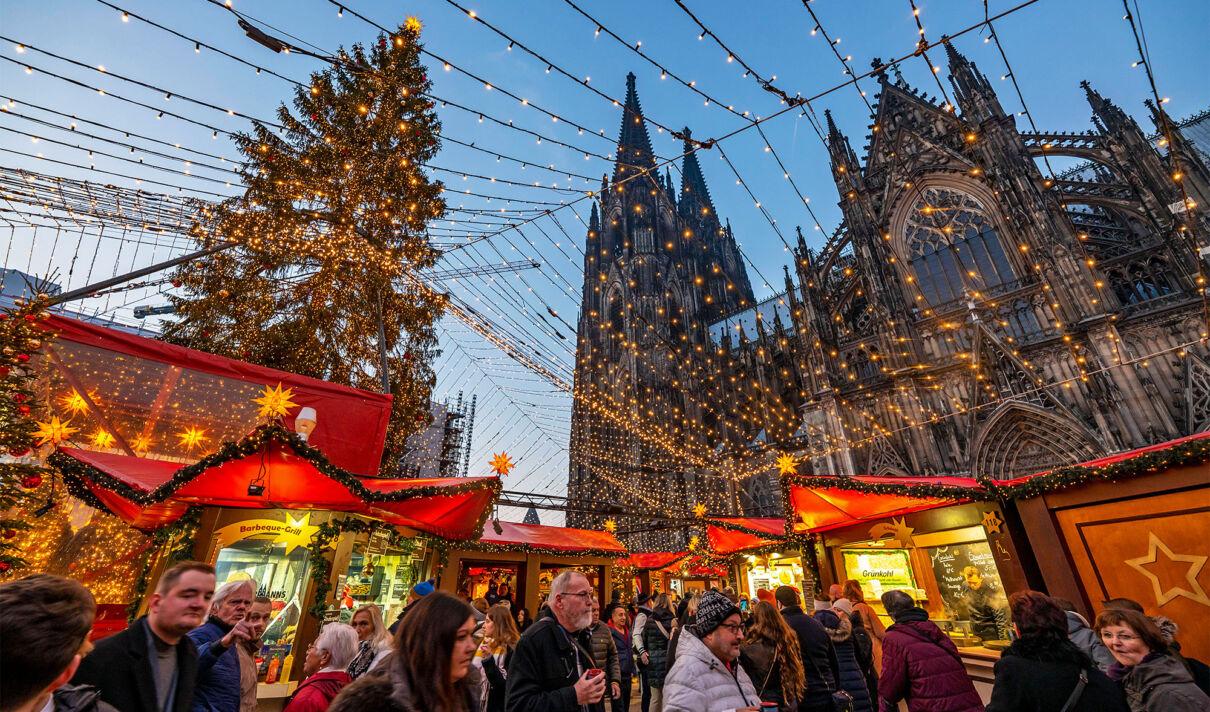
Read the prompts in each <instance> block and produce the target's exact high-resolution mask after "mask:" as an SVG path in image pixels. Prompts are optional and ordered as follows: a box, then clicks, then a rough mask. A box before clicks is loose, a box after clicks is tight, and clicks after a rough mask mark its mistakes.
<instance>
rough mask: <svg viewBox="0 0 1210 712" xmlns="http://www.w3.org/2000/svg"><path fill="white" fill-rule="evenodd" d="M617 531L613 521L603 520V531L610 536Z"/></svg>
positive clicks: (616, 524) (615, 523) (616, 525)
mask: <svg viewBox="0 0 1210 712" xmlns="http://www.w3.org/2000/svg"><path fill="white" fill-rule="evenodd" d="M617 530H618V523H617V522H615V521H613V520H612V519H606V520H605V531H607V532H609V533H610V534H613V533H614V532H616V531H617Z"/></svg>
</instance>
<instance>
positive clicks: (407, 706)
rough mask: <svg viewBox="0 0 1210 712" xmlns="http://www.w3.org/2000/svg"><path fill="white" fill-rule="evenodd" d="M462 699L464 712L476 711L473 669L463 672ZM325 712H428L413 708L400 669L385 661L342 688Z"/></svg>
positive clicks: (476, 679)
mask: <svg viewBox="0 0 1210 712" xmlns="http://www.w3.org/2000/svg"><path fill="white" fill-rule="evenodd" d="M466 675H467V677H466V685H465V687H464V688H463V689H464V691H465V692H464V696H463V698H462V703H463V706H464V707H465V712H475V711H476V710H478V709H479V671H478V670H476V669H475V666H474V665H472V666H470V667H469V668H467V671H466ZM328 712H428V711H427V710H421V709H419V708H417V707H416V703H415V700H414V699H413V697H412V687H411V685H410V684H409V683H408V681H407V679H406V678H404V676H403V671H402V670H401V669H400V668H399V666H397V665H394V664H392V661H387V663H386V664H385V665H381V666H379V667H377V668H375V669H373V670H371V671H370V672H368V673H366V674H365V675H362V676H361V677H359V678H357V679H356V680H355V681H353V682H351V683H349V684H348V685H345V686H344V689H342V690H341V691H340V694H339V695H337V696H336V699H334V700H332V704H331V705H329V706H328Z"/></svg>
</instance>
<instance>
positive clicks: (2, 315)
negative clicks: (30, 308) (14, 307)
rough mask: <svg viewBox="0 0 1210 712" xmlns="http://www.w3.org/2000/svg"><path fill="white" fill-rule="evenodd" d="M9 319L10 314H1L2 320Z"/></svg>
mask: <svg viewBox="0 0 1210 712" xmlns="http://www.w3.org/2000/svg"><path fill="white" fill-rule="evenodd" d="M7 320H8V314H0V321H7Z"/></svg>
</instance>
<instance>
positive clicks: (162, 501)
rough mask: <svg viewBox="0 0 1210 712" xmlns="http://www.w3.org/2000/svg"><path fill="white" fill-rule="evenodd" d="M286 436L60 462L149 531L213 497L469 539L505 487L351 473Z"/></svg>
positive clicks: (78, 456)
mask: <svg viewBox="0 0 1210 712" xmlns="http://www.w3.org/2000/svg"><path fill="white" fill-rule="evenodd" d="M279 432H280V431H279ZM290 437H291V436H290V435H289V434H282V435H270V436H269V439H268V440H266V441H265V443H264V445H263V446H260V447H257V448H256V449H255V451H253V452H252V453H251V454H247V455H241V454H240V452H241V450H242V449H243V448H244V447H245V443H246V442H248V441H241V442H240V443H226V444H224V445H223V446H222V447H221V448H220V450H219V452H218V453H216V454H215V455H211V456H208V457H206V458H203V460H202V461H201V462H199V463H197V464H195V465H184V464H181V463H177V462H168V461H165V460H152V459H148V458H140V457H130V456H128V455H117V454H113V453H109V452H92V451H89V450H79V449H76V448H60V449H59V455H57V456H56V457H67V458H70V459H71V460H74V461H76V462H78V463H80V464H81V465H83V466H84V467H72V466H70V462H68V463H66V464H65V466H64V467H61V469H63V470H64V471H65V475H67V476H69V477H73V478H76V479H78V480H79V481H80V484H82V485H83V486H84V487H85V488H87V490H88V491H89V492H90V493H92V494H93V495H94V496H96V497H97V498H98V499H99V500H101V502H102V503H103V504H105V506H106V507H108V508H109V509H110V510H111V511H113V513H114V514H116V515H118V516H119V517H121V518H122V519H123V520H125V521H126V522H128V523H130V524H131V526H134V527H136V528H139V529H145V530H149V529H156V528H158V527H160V526H163V525H164V524H167V523H169V522H171V521H173V520H175V519H177V518H178V517H180V516H181V514H183V513H184V511H185V509H186V508H188V507H189V506H190V505H208V506H220V507H249V508H282V509H324V510H333V511H340V512H352V513H356V514H361V515H364V516H368V517H372V518H375V519H381V520H384V521H387V522H390V523H393V524H402V525H405V526H409V527H413V528H416V529H420V530H422V531H426V532H430V533H433V534H437V535H439V536H443V537H446V538H448V539H468V538H470V537H473V536H475V535H476V534H478V525H479V522H480V520H481V519H482V517H483V514H484V512H486V511H487V510H488V509H489V508H490V507H491V506H492V504H493V502H494V501H495V498H496V496H497V494H498V491H499V479H498V478H495V477H474V478H466V477H463V478H445V479H425V480H377V479H368V478H359V477H355V476H353V475H351V474H350V473H348V472H345V471H343V470H340V469H338V468H334V467H331V466H330V465H323V464H321V463H322V459H321V458H322V456H321V455H318V453H317V451H316V450H315V449H314V448H311V449H310V451H309V452H308V451H307V450H306V449H304V448H305V447H306V446H305V445H303V444H301V441H297V440H295V441H294V442H292V441H291V440H290V439H286V438H290ZM60 462H63V461H62V460H60ZM210 463H212V464H210ZM258 479H259V481H260V483H261V484H262V485H263V486H264V492H263V493H262V494H259V495H253V494H249V491H248V488H249V485H250V484H252V483H253V482H254V481H256V480H258Z"/></svg>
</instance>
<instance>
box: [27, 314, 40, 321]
mask: <svg viewBox="0 0 1210 712" xmlns="http://www.w3.org/2000/svg"><path fill="white" fill-rule="evenodd" d="M25 320H26V321H37V320H38V315H37V314H26V315H25Z"/></svg>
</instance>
